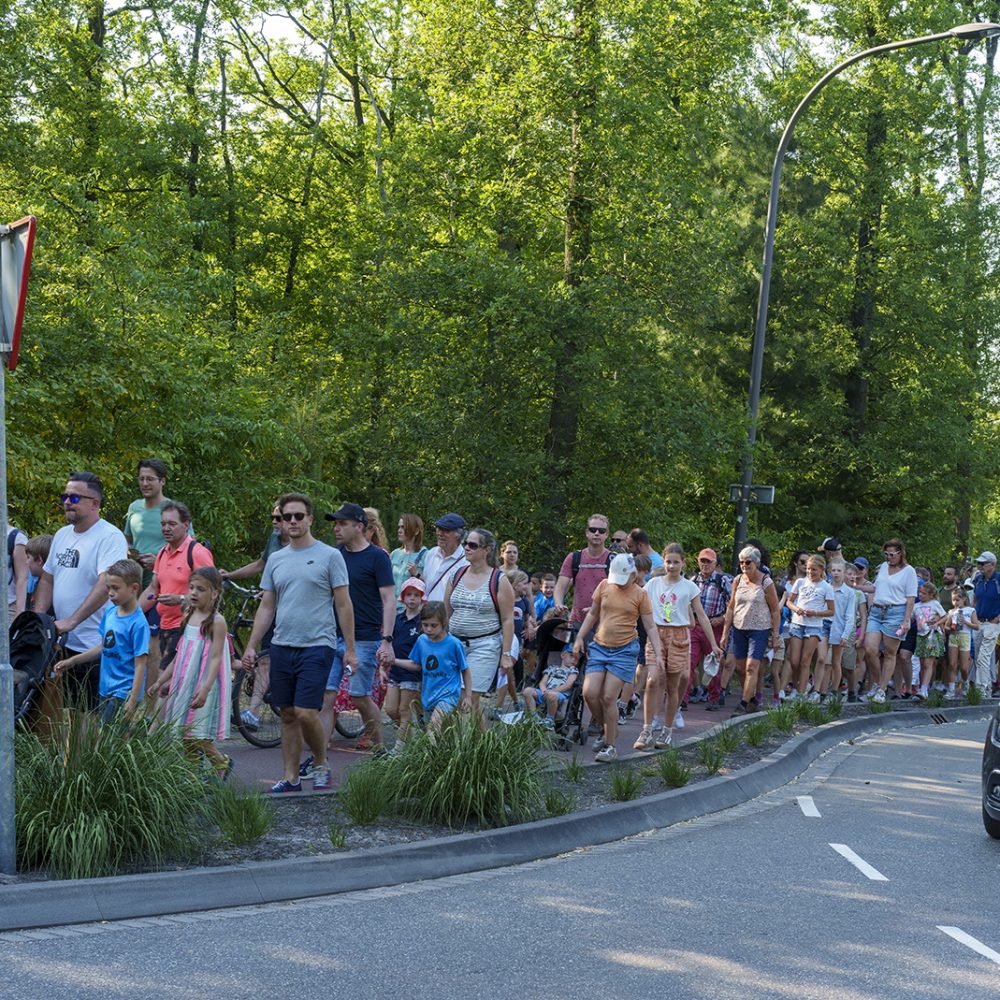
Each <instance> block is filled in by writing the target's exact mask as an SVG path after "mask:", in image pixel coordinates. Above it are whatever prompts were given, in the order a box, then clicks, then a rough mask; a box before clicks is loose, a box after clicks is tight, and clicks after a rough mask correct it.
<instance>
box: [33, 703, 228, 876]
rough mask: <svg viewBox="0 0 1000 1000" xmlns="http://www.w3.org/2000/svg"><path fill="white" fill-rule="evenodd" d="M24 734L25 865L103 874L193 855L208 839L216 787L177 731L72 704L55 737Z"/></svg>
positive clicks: (64, 872)
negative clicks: (92, 713)
mask: <svg viewBox="0 0 1000 1000" xmlns="http://www.w3.org/2000/svg"><path fill="white" fill-rule="evenodd" d="M14 739H15V747H16V749H15V753H16V757H17V771H16V778H15V782H16V784H15V794H16V798H17V853H18V864H19V866H20V867H21V868H22V869H47V870H50V871H51V872H52V873H53V874H55V875H56V876H57V877H58V878H66V879H82V878H95V877H97V876H101V875H113V874H115V873H116V872H119V871H121V870H122V869H123V868H126V867H135V866H147V865H158V864H162V863H163V862H164V861H165V860H167V859H168V858H174V857H177V858H192V857H195V856H197V852H198V848H199V846H200V845H202V844H206V843H207V841H208V839H209V835H210V823H211V808H210V806H211V794H212V791H213V788H212V786H211V785H210V784H209V785H206V784H205V783H204V782H202V781H201V779H200V777H199V767H198V763H197V762H194V761H192V760H191V759H189V758H188V757H187V756H185V754H184V750H183V747H182V746H181V742H180V740H178V739H177V737H176V735H175V734H174V733H173V732H172V731H171V730H170V729H168V728H166V727H164V728H161V729H159V730H158V731H156V732H155V733H152V734H150V733H149V731H148V728H147V727H146V725H145V724H142V723H137V724H133V723H131V722H129V721H128V720H126V719H125V718H124V717H122V716H119V717H117V718H115V719H113V720H112V721H111V722H109V723H107V724H106V725H104V726H99V725H98V724H97V722H96V721H95V720H94V719H93V718H90V717H88V716H85V715H82V714H81V713H78V712H76V711H69V712H67V713H66V719H65V721H64V722H63V723H62V724H61V725H60V726H59V727H57V730H56V732H55V733H54V734H53V736H52V738H51V739H48V740H45V741H43V740H41V739H40V738H39V737H38V736H37V734H35V733H28V732H24V731H20V732H18V733H16V735H15V737H14Z"/></svg>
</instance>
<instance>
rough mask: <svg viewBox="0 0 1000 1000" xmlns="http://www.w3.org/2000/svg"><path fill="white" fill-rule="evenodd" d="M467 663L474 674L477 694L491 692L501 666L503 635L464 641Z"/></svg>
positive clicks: (474, 689) (474, 686)
mask: <svg viewBox="0 0 1000 1000" xmlns="http://www.w3.org/2000/svg"><path fill="white" fill-rule="evenodd" d="M462 647H463V649H464V650H465V662H466V665H467V666H468V668H469V672H470V673H471V674H472V690H473V691H474V692H475V693H476V694H485V693H486V692H487V691H489V689H490V686H491V685H492V683H493V678H494V677H496V674H497V668H498V667H499V666H500V653H501V652H502V647H503V634H502V633H500V632H497V633H496V634H495V635H484V636H483V637H482V638H481V639H462Z"/></svg>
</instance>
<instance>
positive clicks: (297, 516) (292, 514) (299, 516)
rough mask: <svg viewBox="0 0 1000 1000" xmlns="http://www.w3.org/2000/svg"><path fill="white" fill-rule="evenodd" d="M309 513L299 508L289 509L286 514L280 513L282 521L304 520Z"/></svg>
mask: <svg viewBox="0 0 1000 1000" xmlns="http://www.w3.org/2000/svg"><path fill="white" fill-rule="evenodd" d="M308 516H309V515H308V514H306V513H304V512H303V511H301V510H293V511H289V512H288V513H287V514H282V515H281V520H282V521H304V520H305V519H306V518H307V517H308Z"/></svg>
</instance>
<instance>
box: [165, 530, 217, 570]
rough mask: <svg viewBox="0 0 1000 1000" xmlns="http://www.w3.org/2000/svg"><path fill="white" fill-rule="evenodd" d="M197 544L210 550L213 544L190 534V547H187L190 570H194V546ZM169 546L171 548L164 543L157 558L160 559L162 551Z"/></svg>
mask: <svg viewBox="0 0 1000 1000" xmlns="http://www.w3.org/2000/svg"><path fill="white" fill-rule="evenodd" d="M196 545H200V546H201V547H202V548H203V549H207V550H208V551H209V552H211V551H212V546H211V545H209V544H208V543H207V542H199V541H198V539H197V538H192V537H191V536H190V535H189V536H188V547H187V561H188V570H190V571H191V572H194V547H195V546H196ZM168 548H170V546H169V545H164V546H163V548H162V549H160V551H159V552H157V554H156V558H157V559H159V558H160V556H161V555H162V553H163V552H164V551H165V550H166V549H168Z"/></svg>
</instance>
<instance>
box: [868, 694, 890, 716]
mask: <svg viewBox="0 0 1000 1000" xmlns="http://www.w3.org/2000/svg"><path fill="white" fill-rule="evenodd" d="M868 711H869V713H870V714H871V715H879V714H880V713H882V712H891V711H892V703H891V702H889V701H875V699H874V698H869V699H868Z"/></svg>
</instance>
